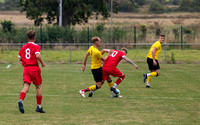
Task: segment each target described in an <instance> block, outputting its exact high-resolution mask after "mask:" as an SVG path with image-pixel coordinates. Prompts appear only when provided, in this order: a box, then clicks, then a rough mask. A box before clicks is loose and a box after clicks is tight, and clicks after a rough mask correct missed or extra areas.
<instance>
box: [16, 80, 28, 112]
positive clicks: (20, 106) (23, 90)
mask: <svg viewBox="0 0 200 125" xmlns="http://www.w3.org/2000/svg"><path fill="white" fill-rule="evenodd" d="M29 88H30V84H29V83H27V82H25V83H24V87H23V89H22V91H21V93H20V98H19V102H18V106H19V111H20V112H21V113H24V107H23V101H24V98H25V97H26V93H27V92H28V90H29Z"/></svg>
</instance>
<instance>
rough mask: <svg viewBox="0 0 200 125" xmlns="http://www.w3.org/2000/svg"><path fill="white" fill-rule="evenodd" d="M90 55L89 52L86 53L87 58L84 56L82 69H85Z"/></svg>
mask: <svg viewBox="0 0 200 125" xmlns="http://www.w3.org/2000/svg"><path fill="white" fill-rule="evenodd" d="M89 55H90V54H89V53H88V52H87V53H86V54H85V58H84V62H83V66H82V68H81V70H82V71H84V70H85V67H86V63H87V58H88V56H89Z"/></svg>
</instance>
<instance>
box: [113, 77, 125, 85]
mask: <svg viewBox="0 0 200 125" xmlns="http://www.w3.org/2000/svg"><path fill="white" fill-rule="evenodd" d="M124 78H125V75H122V76H121V77H119V78H118V79H117V81H116V82H115V83H116V84H117V85H119V84H120V83H121V82H122V80H124Z"/></svg>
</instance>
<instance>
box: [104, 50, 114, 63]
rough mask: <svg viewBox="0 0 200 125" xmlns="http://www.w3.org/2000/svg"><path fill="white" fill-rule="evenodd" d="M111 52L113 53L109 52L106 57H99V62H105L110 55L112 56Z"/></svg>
mask: <svg viewBox="0 0 200 125" xmlns="http://www.w3.org/2000/svg"><path fill="white" fill-rule="evenodd" d="M113 52H114V50H109V51H108V54H107V55H106V57H101V60H102V61H104V62H105V61H106V60H107V59H108V57H109V56H110V54H112V53H113Z"/></svg>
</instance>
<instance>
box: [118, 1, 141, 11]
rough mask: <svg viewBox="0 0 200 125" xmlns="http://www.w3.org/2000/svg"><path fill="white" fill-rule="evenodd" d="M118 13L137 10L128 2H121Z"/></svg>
mask: <svg viewBox="0 0 200 125" xmlns="http://www.w3.org/2000/svg"><path fill="white" fill-rule="evenodd" d="M119 11H120V12H139V10H138V8H135V6H134V5H133V4H132V3H131V1H130V0H122V1H121V2H120V4H119Z"/></svg>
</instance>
